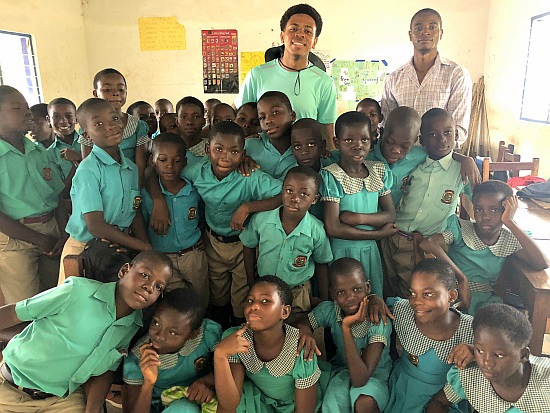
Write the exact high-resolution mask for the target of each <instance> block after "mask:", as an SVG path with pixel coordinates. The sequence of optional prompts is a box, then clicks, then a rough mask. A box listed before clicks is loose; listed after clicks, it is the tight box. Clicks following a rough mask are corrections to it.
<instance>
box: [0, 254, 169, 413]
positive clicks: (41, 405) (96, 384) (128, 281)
mask: <svg viewBox="0 0 550 413" xmlns="http://www.w3.org/2000/svg"><path fill="white" fill-rule="evenodd" d="M172 271H173V267H172V262H171V261H170V259H169V258H168V257H167V256H165V255H164V254H162V253H159V252H153V251H148V252H144V253H141V254H139V255H138V256H137V257H136V258H135V259H134V260H133V261H132V262H131V263H129V264H125V265H124V266H123V267H122V268H121V269H120V271H119V274H118V277H119V280H118V282H116V283H100V282H98V281H94V280H89V279H87V278H80V277H70V278H69V279H68V280H67V281H66V282H65V283H64V284H63V285H61V286H59V287H57V288H53V289H51V290H48V291H46V292H44V293H42V294H39V295H37V296H34V297H32V298H29V299H26V300H23V301H20V302H18V303H17V304H9V305H6V306H4V307H0V330H2V329H4V328H8V327H12V326H14V325H17V324H19V323H21V322H25V321H31V323H30V324H29V325H28V326H27V327H26V328H25V329H24V330H23V331H22V332H21V333H20V334H18V335H16V336H15V337H14V338H13V339H12V340H11V341H10V342H9V343H8V345H7V346H6V348H5V350H4V351H3V356H4V361H3V362H2V363H1V364H0V411H2V412H8V411H9V412H17V413H19V412H21V413H26V412H28V413H31V412H33V413H34V412H38V411H44V412H45V411H47V412H56V413H61V412H63V413H73V412H75V413H76V412H84V411H85V412H86V413H100V412H103V402H104V400H105V396H106V395H107V392H108V390H109V387H110V386H111V381H112V375H113V372H114V370H116V368H117V366H118V364H119V363H120V361H121V360H122V357H123V356H124V355H126V354H128V346H129V344H130V340H131V339H132V337H133V336H134V334H135V333H136V332H137V330H138V328H139V327H140V326H141V325H142V313H141V309H143V308H145V307H148V306H150V305H152V304H153V303H154V302H155V301H156V300H157V298H158V297H159V296H160V294H161V293H162V291H163V290H164V287H165V286H166V284H167V283H168V282H169V280H170V278H171V277H172ZM84 384H87V389H86V394H85V393H84V387H85V386H84Z"/></svg>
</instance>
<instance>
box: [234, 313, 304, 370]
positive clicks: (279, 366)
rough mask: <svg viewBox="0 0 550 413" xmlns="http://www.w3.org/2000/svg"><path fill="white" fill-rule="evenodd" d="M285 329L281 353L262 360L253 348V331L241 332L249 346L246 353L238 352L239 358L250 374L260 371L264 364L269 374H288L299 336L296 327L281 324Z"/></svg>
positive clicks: (292, 363) (292, 366) (294, 357)
mask: <svg viewBox="0 0 550 413" xmlns="http://www.w3.org/2000/svg"><path fill="white" fill-rule="evenodd" d="M283 328H284V330H285V342H284V344H283V349H282V350H281V353H280V354H279V355H278V356H277V357H275V358H274V359H273V360H271V361H266V362H263V361H262V360H260V359H259V358H258V355H257V354H256V350H255V349H254V333H253V332H252V330H250V329H247V330H246V331H245V332H244V333H243V337H244V338H246V339H247V340H248V341H249V342H250V344H251V346H250V348H249V350H248V353H239V359H240V360H241V363H242V364H243V365H244V366H245V368H246V370H248V371H249V372H251V373H252V374H257V373H259V372H260V370H261V369H262V367H263V366H264V365H265V367H266V368H267V370H268V371H269V374H271V375H272V376H273V377H282V376H284V375H285V374H288V373H289V372H291V371H292V369H293V368H294V362H295V361H296V348H297V347H298V339H299V338H300V331H299V330H298V329H297V328H294V327H291V326H289V325H288V324H283Z"/></svg>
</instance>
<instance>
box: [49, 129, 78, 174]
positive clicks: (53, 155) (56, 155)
mask: <svg viewBox="0 0 550 413" xmlns="http://www.w3.org/2000/svg"><path fill="white" fill-rule="evenodd" d="M78 138H79V135H78V132H77V131H74V132H73V142H72V144H71V145H69V144H66V143H65V142H63V141H62V140H61V139H59V136H56V137H55V140H54V141H53V143H52V144H51V145H50V146H48V149H46V152H47V154H48V157H49V158H50V160H51V161H52V162H53V163H54V164H56V165H57V166H58V168H59V169H60V170H61V175H62V176H63V179H67V177H68V176H69V174H70V173H71V169H73V166H74V165H73V163H72V162H71V161H68V160H66V159H65V158H63V157H62V156H61V151H62V150H63V149H67V148H69V149H73V150H75V151H77V152H78V153H80V143H78Z"/></svg>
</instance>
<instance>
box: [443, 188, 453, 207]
mask: <svg viewBox="0 0 550 413" xmlns="http://www.w3.org/2000/svg"><path fill="white" fill-rule="evenodd" d="M454 198H455V191H453V190H452V189H446V190H445V192H443V196H442V197H441V202H443V203H444V204H450V203H451V202H453V199H454Z"/></svg>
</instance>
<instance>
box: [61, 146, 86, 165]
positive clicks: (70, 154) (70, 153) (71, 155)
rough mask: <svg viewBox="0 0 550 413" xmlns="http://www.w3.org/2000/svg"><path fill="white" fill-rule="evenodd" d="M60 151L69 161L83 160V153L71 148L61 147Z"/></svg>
mask: <svg viewBox="0 0 550 413" xmlns="http://www.w3.org/2000/svg"><path fill="white" fill-rule="evenodd" d="M59 153H60V154H61V157H62V158H64V159H66V160H67V161H69V162H80V161H81V160H82V154H81V153H79V152H77V151H75V150H74V149H71V148H65V149H61V151H60V152H59Z"/></svg>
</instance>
